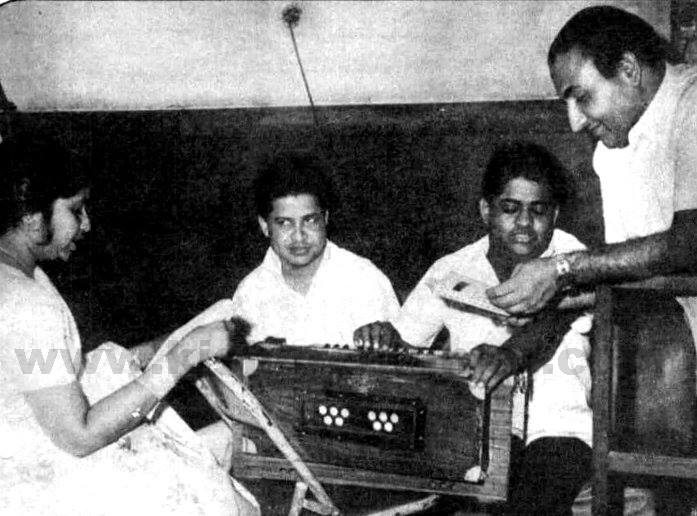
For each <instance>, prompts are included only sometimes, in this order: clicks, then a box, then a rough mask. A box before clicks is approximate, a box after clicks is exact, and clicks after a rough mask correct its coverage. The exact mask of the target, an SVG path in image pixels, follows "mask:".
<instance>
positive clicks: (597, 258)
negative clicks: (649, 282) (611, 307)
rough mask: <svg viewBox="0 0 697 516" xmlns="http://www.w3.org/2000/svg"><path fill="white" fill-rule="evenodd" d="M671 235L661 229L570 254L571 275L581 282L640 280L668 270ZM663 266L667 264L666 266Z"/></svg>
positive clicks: (578, 283)
mask: <svg viewBox="0 0 697 516" xmlns="http://www.w3.org/2000/svg"><path fill="white" fill-rule="evenodd" d="M667 250H668V236H667V233H657V234H655V235H650V236H647V237H643V238H638V239H635V240H628V241H627V242H622V243H619V244H610V245H606V246H603V247H601V248H599V249H597V250H590V251H579V252H575V253H570V254H567V255H566V257H567V259H568V260H569V264H570V266H571V276H572V278H573V282H574V283H575V284H577V285H588V284H592V283H598V282H602V281H624V280H637V279H643V278H648V277H650V276H655V275H657V274H665V273H666V272H667V271H663V270H662V269H663V268H664V266H665V265H667V263H666V262H667ZM662 266H663V267H662Z"/></svg>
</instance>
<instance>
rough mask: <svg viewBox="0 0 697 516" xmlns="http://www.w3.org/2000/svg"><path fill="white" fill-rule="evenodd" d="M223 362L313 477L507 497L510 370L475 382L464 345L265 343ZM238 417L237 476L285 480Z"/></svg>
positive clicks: (287, 468) (283, 465) (266, 447)
mask: <svg viewBox="0 0 697 516" xmlns="http://www.w3.org/2000/svg"><path fill="white" fill-rule="evenodd" d="M227 365H228V366H229V367H230V369H231V370H232V371H236V374H237V375H238V377H242V378H243V380H244V382H245V384H246V386H247V387H248V388H249V390H250V391H251V392H252V393H253V394H254V395H255V396H256V397H257V399H259V400H260V401H261V403H262V404H263V406H264V408H265V409H266V411H267V412H268V413H269V414H270V415H271V416H272V417H273V418H274V420H275V422H276V424H277V425H278V426H279V427H280V429H281V430H282V432H283V433H284V434H285V436H286V437H287V438H288V440H289V442H290V443H291V444H292V445H293V447H294V448H295V449H296V450H297V451H298V453H299V455H300V457H301V458H302V460H303V461H304V462H305V463H306V464H307V465H308V466H309V467H310V469H311V470H312V472H313V473H314V474H315V476H316V477H317V478H318V479H319V480H320V481H324V482H329V483H335V484H350V485H359V486H360V485H363V486H367V487H377V488H384V489H406V490H413V491H428V492H434V493H443V494H451V495H465V496H473V497H475V498H478V499H480V500H481V501H502V500H505V498H506V494H507V490H508V470H509V453H510V439H511V398H512V385H513V381H512V380H509V381H507V382H504V383H503V384H502V385H501V386H499V387H498V388H497V389H495V390H494V391H493V392H487V393H484V392H478V390H477V389H475V388H473V386H472V384H471V382H469V381H468V380H467V376H466V374H465V366H466V365H467V357H466V356H463V355H458V356H450V355H448V354H447V353H446V352H441V351H434V352H428V351H423V352H417V351H414V350H409V351H408V352H407V351H401V352H395V351H376V350H372V351H366V350H355V349H348V348H347V347H336V346H322V347H300V346H291V345H281V344H268V343H262V344H257V345H254V346H251V347H250V348H249V350H248V352H246V353H245V356H244V357H237V358H236V359H235V360H234V361H231V362H228V364H227ZM223 396H224V397H225V398H228V399H227V402H226V404H227V405H228V406H229V407H230V409H229V410H230V414H229V415H230V417H231V418H232V419H236V415H235V410H236V409H235V408H234V407H235V406H236V404H235V403H234V400H232V399H229V398H230V396H231V394H230V393H229V392H228V393H223ZM246 428H248V430H247V438H249V439H251V440H252V441H253V442H254V443H255V445H256V448H257V450H256V453H240V454H238V455H236V456H235V457H234V462H233V464H234V474H235V476H237V477H240V478H273V479H287V480H294V479H295V478H296V477H295V472H294V469H293V467H292V466H291V465H290V464H289V463H288V462H287V461H286V460H285V459H283V456H282V455H281V454H280V453H279V451H278V450H277V449H276V448H275V446H274V445H273V443H272V442H271V441H270V440H269V439H268V438H267V437H266V435H265V434H264V432H262V431H261V430H259V428H253V427H246Z"/></svg>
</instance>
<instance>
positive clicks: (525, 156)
mask: <svg viewBox="0 0 697 516" xmlns="http://www.w3.org/2000/svg"><path fill="white" fill-rule="evenodd" d="M518 177H522V178H524V179H527V180H529V181H535V182H536V183H539V184H541V185H544V186H546V187H547V188H548V190H549V192H550V195H551V196H552V200H553V201H554V203H555V204H556V205H557V206H561V205H563V204H564V203H566V201H567V199H568V197H569V186H568V177H567V172H566V169H565V168H564V166H563V165H562V164H561V163H560V162H559V160H558V159H557V158H556V157H555V156H554V155H553V154H552V153H551V152H549V151H548V150H547V149H545V148H544V147H542V146H541V145H537V144H536V143H529V142H513V143H510V144H506V145H502V146H500V147H497V148H496V149H495V150H494V152H493V154H492V155H491V158H489V163H488V164H487V166H486V170H485V171H484V177H483V178H482V196H483V197H484V199H486V200H487V201H488V202H491V201H492V200H493V199H494V197H497V196H499V195H501V194H502V193H503V191H504V189H505V188H506V185H507V184H508V182H509V181H511V180H512V179H516V178H518Z"/></svg>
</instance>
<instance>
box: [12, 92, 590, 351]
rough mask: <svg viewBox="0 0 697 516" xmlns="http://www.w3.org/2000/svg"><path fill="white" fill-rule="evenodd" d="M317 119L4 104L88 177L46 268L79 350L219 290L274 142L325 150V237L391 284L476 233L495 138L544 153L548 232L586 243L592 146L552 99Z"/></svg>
mask: <svg viewBox="0 0 697 516" xmlns="http://www.w3.org/2000/svg"><path fill="white" fill-rule="evenodd" d="M319 119H320V123H321V129H320V130H319V131H317V130H315V128H314V126H313V124H312V117H311V115H310V112H309V111H308V110H307V109H303V108H287V109H284V108H276V109H245V110H209V111H158V112H88V113H17V114H14V115H13V116H12V118H11V120H10V131H9V132H10V137H11V135H12V134H13V133H15V134H16V133H21V132H32V133H41V134H50V135H54V136H56V137H58V138H59V139H61V140H62V141H64V142H65V143H66V144H67V145H69V146H70V147H71V148H72V149H73V150H74V152H75V167H76V168H83V169H84V170H86V171H88V173H89V175H90V177H91V179H92V182H93V190H92V199H91V202H90V208H91V213H90V214H91V217H92V226H93V230H92V233H91V234H90V235H89V237H88V238H87V239H86V240H85V241H83V242H82V243H81V245H80V250H79V251H78V253H77V254H76V255H75V257H74V259H73V260H71V262H70V263H68V264H59V265H51V266H50V267H47V268H49V269H50V273H51V274H52V276H53V277H54V278H55V281H56V283H57V284H58V287H59V289H61V291H62V292H63V293H64V294H65V296H66V298H67V299H68V301H69V302H70V303H71V306H72V307H73V309H74V311H75V313H76V317H77V319H78V323H79V325H80V327H81V330H82V332H83V336H84V338H85V341H86V347H87V348H89V347H91V346H93V345H94V344H95V343H97V342H99V341H101V340H103V339H105V338H111V339H114V340H118V341H120V342H122V343H124V344H129V343H133V342H136V341H137V340H139V339H142V338H147V337H152V336H155V335H158V334H160V333H163V332H165V331H168V330H170V329H173V328H174V327H176V326H177V325H179V324H181V323H183V322H185V321H186V320H187V319H188V318H189V317H191V316H192V315H194V314H195V313H197V312H198V311H200V310H201V309H203V308H205V307H206V306H207V305H209V304H211V303H212V302H214V301H215V300H217V299H219V298H221V297H224V296H230V295H232V293H233V292H234V289H235V286H236V284H237V283H238V281H239V280H240V279H241V278H242V277H243V276H244V274H246V273H247V272H249V271H250V270H251V269H252V268H253V267H254V266H256V264H257V263H258V262H259V260H260V259H261V257H262V255H263V252H264V250H265V242H264V241H263V238H262V237H261V234H260V233H259V232H258V230H257V226H256V218H255V215H254V213H253V209H252V202H251V192H250V184H251V181H252V179H253V176H254V166H255V162H256V161H257V160H258V159H259V158H260V157H262V156H263V155H265V154H267V153H268V152H270V151H273V150H277V149H282V148H294V147H305V148H314V149H316V150H317V151H318V152H320V153H322V155H323V156H324V157H325V158H326V159H327V161H328V163H329V164H330V166H331V168H332V175H333V177H334V180H335V183H336V184H337V187H338V191H339V194H340V197H341V205H340V206H339V207H338V208H337V209H336V210H335V211H334V213H332V214H331V216H330V218H331V223H332V227H331V231H332V233H331V237H332V239H333V240H334V241H336V242H337V243H338V244H340V245H343V246H345V247H348V248H349V249H351V250H353V251H355V252H357V253H359V254H362V255H364V256H367V257H369V258H370V259H372V260H373V261H374V262H375V263H376V264H377V265H378V266H379V267H380V268H382V270H383V271H384V272H385V273H386V274H387V275H388V276H389V277H390V278H391V279H392V281H393V284H394V286H395V288H396V290H397V291H398V292H399V293H400V294H406V293H408V291H409V290H410V288H411V287H412V286H413V285H414V284H415V282H416V281H417V280H418V279H419V277H420V276H421V275H422V274H423V272H424V271H425V269H426V268H427V267H428V266H429V265H430V264H431V263H432V262H433V261H434V260H435V259H437V258H438V257H440V256H441V255H443V254H445V253H448V252H451V251H454V250H456V249H458V248H459V247H461V246H463V245H465V244H467V243H469V242H471V241H472V240H473V239H474V238H476V237H478V236H480V235H481V234H483V233H482V228H481V225H480V220H479V218H478V214H477V211H476V201H477V198H478V192H479V182H480V177H481V174H482V171H483V168H484V166H485V164H486V161H487V159H488V157H489V154H490V153H491V151H492V149H493V148H494V147H495V146H496V145H497V144H499V143H501V142H503V141H510V140H514V139H525V140H532V141H536V142H538V143H542V144H544V145H546V146H548V147H549V148H550V149H551V150H552V151H553V152H555V153H556V154H557V155H558V156H559V158H560V159H561V160H562V162H563V163H564V164H565V165H566V166H567V167H568V168H569V170H570V171H571V175H572V177H573V180H574V183H575V185H576V191H577V195H576V198H575V199H574V200H573V202H572V203H570V205H569V206H568V207H566V208H565V209H564V210H563V212H562V215H561V218H560V221H559V222H560V226H561V227H562V228H564V229H567V230H569V231H570V232H573V233H575V234H576V235H577V236H578V237H579V238H581V239H582V240H583V241H585V242H586V243H589V244H594V243H598V242H599V241H600V239H601V237H602V226H601V224H602V221H601V212H600V202H599V193H598V186H597V182H596V179H595V176H594V175H593V174H592V172H591V169H590V156H591V150H592V147H591V143H590V142H589V141H587V140H586V139H585V138H584V137H581V136H577V135H573V134H572V133H571V132H570V131H569V130H568V126H567V123H566V117H565V111H564V108H563V105H561V104H560V103H558V102H504V103H477V104H448V105H416V106H414V105H410V106H372V107H367V106H366V107H331V108H323V109H320V112H319ZM5 134H6V133H5Z"/></svg>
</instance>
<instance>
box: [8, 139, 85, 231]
mask: <svg viewBox="0 0 697 516" xmlns="http://www.w3.org/2000/svg"><path fill="white" fill-rule="evenodd" d="M86 187H88V184H87V181H86V180H85V178H84V177H83V176H82V175H79V174H76V173H73V170H72V167H71V160H70V155H69V154H68V152H67V151H66V150H65V149H64V148H63V147H61V146H60V145H58V144H57V143H56V142H55V141H53V140H47V139H41V140H40V139H36V138H29V137H22V138H18V139H16V140H14V141H10V140H7V141H4V142H2V143H1V144H0V234H3V233H6V232H7V231H8V230H10V229H12V228H15V227H17V226H18V225H19V223H20V222H21V220H22V217H24V216H25V215H31V214H33V213H42V214H43V216H44V218H45V220H50V218H51V214H52V207H53V203H54V201H55V200H56V199H60V198H68V197H72V196H73V195H75V194H76V193H78V192H79V191H80V190H82V189H83V188H86Z"/></svg>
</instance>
